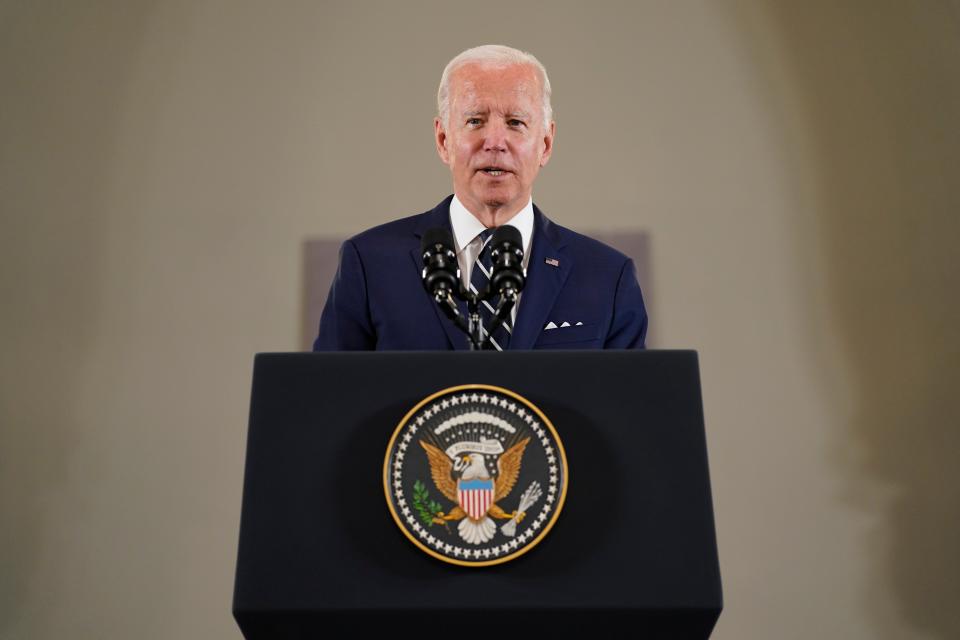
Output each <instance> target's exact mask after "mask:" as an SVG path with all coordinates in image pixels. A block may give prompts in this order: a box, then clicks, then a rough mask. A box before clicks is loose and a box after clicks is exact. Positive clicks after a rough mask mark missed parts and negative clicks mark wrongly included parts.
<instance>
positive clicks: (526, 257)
mask: <svg viewBox="0 0 960 640" xmlns="http://www.w3.org/2000/svg"><path fill="white" fill-rule="evenodd" d="M505 224H509V225H512V226H514V227H516V228H517V229H518V230H519V231H520V237H521V238H522V239H523V263H522V265H523V274H524V275H526V274H527V265H528V264H529V263H530V247H531V243H532V241H533V198H531V199H530V200H529V201H528V202H527V205H526V206H525V207H524V208H523V209H520V211H519V212H518V213H517V215H515V216H513V217H512V218H510V219H509V220H507V222H506V223H505ZM450 226H451V227H453V239H454V242H456V243H457V247H456V249H457V263H458V264H459V265H460V278H461V279H462V280H463V286H464V287H466V288H467V289H469V288H470V276H471V274H472V273H473V265H474V263H475V262H476V261H477V256H478V255H479V253H480V246H479V243H474V242H473V240H474V239H475V238H476V237H477V236H478V235H479V234H480V232H481V231H483V230H484V229H485V228H486V227H485V226H483V223H482V222H480V220H478V219H477V217H476V216H475V215H473V214H472V213H470V211H469V210H468V209H467V208H466V207H465V206H463V203H462V202H460V199H459V198H458V197H457V196H456V195H454V196H453V200H452V201H451V202H450ZM522 297H523V294H522V293H521V294H520V295H519V296H517V303H516V304H515V305H513V309H512V310H511V312H510V314H511V318H512V324H513V326H516V324H517V309H518V308H519V307H520V299H521V298H522Z"/></svg>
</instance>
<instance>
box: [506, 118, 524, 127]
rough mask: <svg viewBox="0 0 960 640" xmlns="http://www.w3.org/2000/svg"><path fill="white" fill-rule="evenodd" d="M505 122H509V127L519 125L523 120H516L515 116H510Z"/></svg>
mask: <svg viewBox="0 0 960 640" xmlns="http://www.w3.org/2000/svg"><path fill="white" fill-rule="evenodd" d="M507 124H509V125H510V126H511V127H519V126H521V125H523V124H524V122H523V120H517V119H516V118H511V119H510V120H507Z"/></svg>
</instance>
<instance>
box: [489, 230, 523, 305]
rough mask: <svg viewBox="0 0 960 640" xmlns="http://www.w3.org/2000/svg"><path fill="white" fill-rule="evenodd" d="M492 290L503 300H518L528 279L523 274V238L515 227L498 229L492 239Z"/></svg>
mask: <svg viewBox="0 0 960 640" xmlns="http://www.w3.org/2000/svg"><path fill="white" fill-rule="evenodd" d="M490 243H491V244H490V260H491V261H492V263H493V271H492V272H491V274H490V289H491V290H492V291H496V292H498V293H499V294H500V296H501V297H502V298H507V299H509V300H516V296H517V294H518V293H520V291H521V290H522V289H523V285H524V282H525V281H526V277H525V276H524V274H523V237H522V236H521V235H520V230H519V229H517V228H516V227H514V226H513V225H509V224H505V225H502V226H500V227H497V230H496V231H494V232H493V238H491V239H490Z"/></svg>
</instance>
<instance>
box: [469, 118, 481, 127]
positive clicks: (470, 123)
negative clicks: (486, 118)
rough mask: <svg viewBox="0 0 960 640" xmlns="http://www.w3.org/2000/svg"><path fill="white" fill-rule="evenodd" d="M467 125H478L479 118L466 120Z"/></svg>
mask: <svg viewBox="0 0 960 640" xmlns="http://www.w3.org/2000/svg"><path fill="white" fill-rule="evenodd" d="M467 124H468V125H470V126H474V125H478V124H480V118H467Z"/></svg>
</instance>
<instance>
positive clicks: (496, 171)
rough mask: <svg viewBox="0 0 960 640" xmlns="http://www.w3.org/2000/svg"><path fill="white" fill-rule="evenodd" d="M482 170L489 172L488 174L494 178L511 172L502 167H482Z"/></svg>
mask: <svg viewBox="0 0 960 640" xmlns="http://www.w3.org/2000/svg"><path fill="white" fill-rule="evenodd" d="M480 171H481V172H483V173H485V174H487V175H488V176H493V177H494V178H496V177H497V176H502V175H503V174H505V173H510V172H509V171H507V170H506V169H504V168H502V167H484V168H483V169H480Z"/></svg>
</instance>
